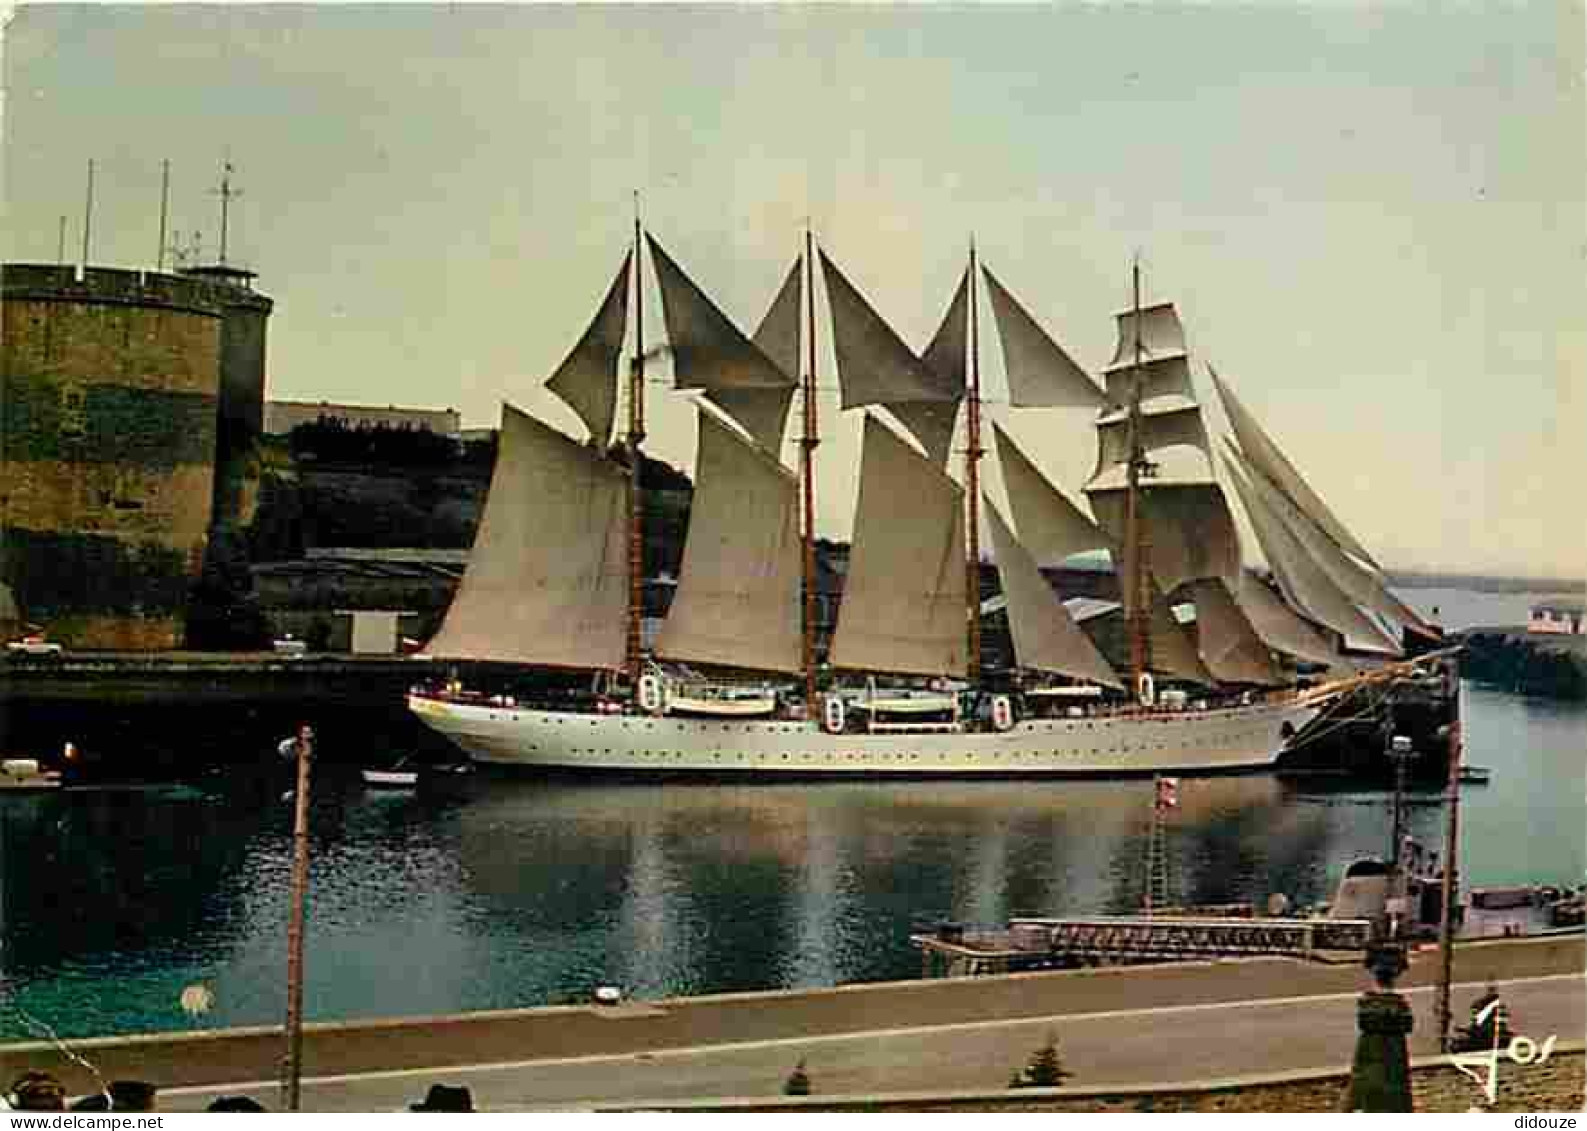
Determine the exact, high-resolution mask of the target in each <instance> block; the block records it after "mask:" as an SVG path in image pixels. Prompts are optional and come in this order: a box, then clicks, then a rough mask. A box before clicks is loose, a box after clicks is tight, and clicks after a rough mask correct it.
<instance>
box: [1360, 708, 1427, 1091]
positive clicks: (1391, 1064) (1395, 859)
mask: <svg viewBox="0 0 1587 1131" xmlns="http://www.w3.org/2000/svg"><path fill="white" fill-rule="evenodd" d="M1387 754H1388V757H1389V759H1390V761H1391V762H1392V763H1393V764H1394V813H1393V832H1392V834H1391V835H1392V837H1393V843H1392V844H1391V845H1390V851H1389V875H1388V885H1389V886H1388V891H1387V892H1386V893H1385V896H1386V898H1385V908H1384V910H1385V915H1384V916H1383V917H1382V918H1381V919H1380V920H1379V922H1378V926H1377V930H1376V931H1375V932H1374V934H1375V937H1374V939H1373V940H1372V943H1371V945H1370V946H1368V947H1367V954H1366V968H1367V969H1368V971H1370V972H1371V974H1372V981H1373V983H1374V988H1373V989H1371V990H1368V991H1367V992H1366V993H1363V994H1362V995H1361V997H1360V999H1359V1000H1358V1002H1357V1003H1356V1027H1357V1029H1358V1030H1359V1033H1358V1035H1357V1037H1356V1055H1355V1060H1354V1062H1353V1063H1352V1064H1351V1068H1350V1084H1349V1087H1348V1088H1347V1089H1346V1090H1345V1094H1344V1097H1343V1103H1342V1106H1343V1108H1344V1110H1346V1111H1410V1110H1411V1064H1410V1050H1409V1047H1408V1045H1407V1038H1408V1037H1409V1036H1410V1033H1411V1029H1412V1028H1413V1027H1414V1025H1415V1019H1414V1017H1413V1016H1412V1014H1411V1007H1410V1005H1409V1004H1408V1003H1407V1002H1406V1000H1405V996H1404V995H1403V994H1400V993H1398V992H1397V991H1396V990H1395V988H1394V983H1395V982H1396V981H1397V980H1398V979H1399V977H1400V975H1401V974H1403V973H1405V970H1406V968H1407V967H1408V966H1409V965H1410V963H1409V961H1408V960H1407V956H1406V953H1405V933H1404V922H1405V915H1406V911H1407V907H1406V894H1405V893H1406V890H1407V887H1406V883H1405V872H1404V866H1405V860H1404V852H1403V842H1404V801H1405V772H1406V768H1407V767H1408V766H1409V764H1410V762H1411V759H1413V758H1415V757H1416V751H1415V749H1413V748H1412V746H1411V740H1410V739H1408V738H1406V737H1404V736H1403V735H1395V736H1393V738H1391V739H1390V741H1389V743H1388V750H1387Z"/></svg>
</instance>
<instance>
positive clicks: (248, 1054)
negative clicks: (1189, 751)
mask: <svg viewBox="0 0 1587 1131" xmlns="http://www.w3.org/2000/svg"><path fill="white" fill-rule="evenodd" d="M1434 959H1435V956H1433V955H1431V954H1428V955H1418V956H1417V957H1416V958H1415V960H1414V961H1413V963H1412V966H1411V969H1410V971H1409V972H1408V974H1407V975H1406V977H1405V978H1404V979H1403V981H1402V985H1403V986H1404V987H1405V988H1410V987H1412V986H1417V985H1429V984H1431V983H1432V982H1433V981H1434V979H1435V974H1436V968H1437V963H1436V961H1435V960H1434ZM1583 959H1584V949H1583V939H1582V938H1581V936H1573V937H1557V938H1546V939H1520V940H1517V939H1509V940H1495V941H1492V942H1480V943H1468V944H1463V945H1460V946H1457V947H1456V950H1455V969H1454V976H1455V980H1456V981H1457V982H1461V983H1469V982H1474V981H1481V980H1484V979H1489V978H1492V979H1496V980H1498V981H1500V982H1501V983H1502V982H1503V981H1504V980H1506V979H1511V978H1524V977H1531V976H1537V975H1544V974H1558V973H1561V972H1573V971H1579V970H1580V969H1582V966H1583ZM1365 982H1366V977H1365V975H1364V973H1363V971H1362V970H1361V969H1360V968H1359V967H1358V966H1354V965H1351V966H1319V965H1314V964H1307V963H1304V962H1300V961H1296V960H1289V959H1253V960H1249V961H1243V962H1235V963H1211V962H1198V963H1180V964H1173V965H1164V966H1146V967H1142V966H1136V967H1103V968H1097V969H1091V970H1082V971H1060V972H1041V973H1028V974H1010V975H1000V976H991V977H979V978H952V979H945V980H940V981H910V982H882V983H869V984H858V985H851V986H839V987H836V988H828V989H818V990H787V991H768V992H761V993H737V994H716V995H711V996H703V997H697V998H679V999H672V1000H665V1001H655V1002H645V1001H634V1002H630V1003H626V1004H622V1005H618V1006H598V1005H593V1004H592V1005H583V1006H551V1007H544V1008H535V1009H520V1010H507V1011H498V1012H489V1013H472V1014H456V1015H452V1016H447V1017H427V1018H397V1019H390V1020H380V1021H351V1022H340V1023H330V1024H312V1025H308V1026H306V1027H305V1030H304V1060H303V1063H304V1071H305V1073H306V1074H308V1075H314V1076H326V1075H340V1074H357V1073H366V1072H375V1071H392V1070H398V1069H422V1070H430V1069H437V1070H439V1069H444V1068H446V1067H449V1066H456V1065H462V1064H487V1063H506V1062H512V1063H518V1062H523V1061H532V1060H537V1059H554V1058H567V1057H584V1056H622V1055H637V1054H640V1053H647V1052H657V1051H661V1050H666V1049H684V1048H693V1047H698V1046H702V1045H717V1044H730V1043H737V1042H747V1041H762V1040H788V1039H798V1038H809V1037H814V1036H825V1035H832V1034H841V1033H861V1032H873V1031H876V1030H881V1029H899V1028H924V1027H932V1026H938V1025H946V1024H963V1023H966V1022H986V1021H992V1022H997V1021H1009V1020H1015V1019H1019V1018H1037V1017H1049V1016H1053V1015H1057V1014H1069V1015H1078V1014H1085V1013H1093V1012H1107V1011H1110V1010H1117V1009H1126V1008H1161V1007H1167V1006H1183V1005H1193V1004H1200V1003H1207V1002H1219V1001H1256V1000H1261V999H1263V998H1269V997H1278V998H1286V997H1290V996H1293V995H1296V994H1329V993H1353V992H1357V991H1360V990H1361V989H1363V988H1364V983H1365ZM281 1041H282V1037H281V1031H280V1029H279V1028H269V1029H265V1028H253V1029H233V1030H216V1031H207V1032H198V1033H171V1034H156V1035H148V1036H136V1037H114V1038H100V1039H91V1040H78V1041H73V1042H72V1047H73V1049H74V1050H75V1051H76V1052H78V1053H79V1054H80V1055H82V1056H84V1057H86V1058H87V1059H88V1060H89V1061H91V1062H92V1063H94V1064H95V1065H97V1066H98V1068H99V1070H100V1072H101V1073H102V1074H103V1075H104V1076H105V1077H106V1078H108V1079H117V1078H130V1079H142V1080H148V1081H151V1082H152V1083H154V1084H156V1085H157V1086H159V1087H162V1088H165V1087H193V1086H201V1085H215V1084H226V1083H234V1082H237V1081H247V1080H260V1079H272V1078H274V1077H275V1075H276V1071H277V1068H278V1067H279V1063H280V1056H281V1049H282V1043H281ZM28 1069H39V1070H43V1071H47V1072H50V1073H52V1074H54V1075H56V1076H57V1077H59V1078H60V1079H61V1080H62V1082H63V1083H64V1084H65V1085H66V1086H67V1088H68V1090H70V1091H73V1092H82V1091H87V1090H89V1088H90V1087H91V1086H92V1078H91V1077H90V1076H89V1074H88V1073H87V1071H86V1070H84V1069H83V1068H82V1067H81V1066H80V1065H78V1064H77V1063H75V1062H74V1061H73V1060H71V1059H70V1058H69V1057H67V1056H65V1055H64V1054H63V1053H61V1052H60V1051H59V1050H58V1049H56V1048H55V1047H54V1046H53V1045H51V1044H49V1043H47V1042H37V1041H34V1042H26V1043H12V1044H0V1080H9V1079H14V1078H15V1077H16V1076H17V1075H19V1074H20V1073H22V1072H23V1071H25V1070H28ZM668 1106H669V1108H670V1107H672V1106H673V1105H670V1104H669V1105H668Z"/></svg>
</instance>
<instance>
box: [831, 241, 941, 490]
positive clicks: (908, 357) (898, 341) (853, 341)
mask: <svg viewBox="0 0 1587 1131" xmlns="http://www.w3.org/2000/svg"><path fill="white" fill-rule="evenodd" d="M820 255H821V269H822V274H823V277H824V278H825V279H826V284H827V300H828V302H829V303H830V305H831V309H832V346H833V352H834V354H835V355H836V358H837V363H838V378H839V383H840V384H841V385H842V389H843V401H842V403H843V407H844V408H845V409H851V408H862V407H865V406H867V405H882V406H884V407H885V408H887V409H888V411H890V412H892V413H894V414H895V415H897V417H898V418H899V420H900V421H901V422H902V423H903V424H904V425H905V427H907V428H908V429H909V430H910V432H911V434H912V435H914V436H915V438H916V439H918V440H919V441H920V442H921V446H922V447H924V448H925V449H926V451H927V453H928V454H929V455H930V456H931V458H932V461H933V462H934V463H936V464H938V465H941V464H943V463H946V462H947V458H948V450H949V447H950V446H951V442H952V437H953V422H954V415H955V413H956V412H957V410H958V405H959V401H960V400H961V399H963V397H964V366H963V362H962V360H961V361H959V362H957V363H952V362H950V361H949V358H950V355H952V353H953V350H954V340H955V339H957V341H958V352H959V354H960V355H961V356H962V354H963V351H964V340H965V339H964V337H963V335H964V330H963V328H962V325H960V323H962V322H963V319H964V312H965V309H966V306H967V304H966V303H964V302H962V301H960V299H959V298H955V300H954V302H953V303H952V304H950V306H949V309H948V316H947V317H946V318H945V319H944V320H943V324H942V327H941V328H940V329H939V330H938V332H937V335H936V338H935V339H934V340H933V342H932V346H931V348H930V349H929V350H928V351H927V352H928V356H930V357H933V358H934V359H935V361H936V363H937V364H938V365H939V366H941V367H942V368H940V369H934V368H932V367H931V366H929V365H928V364H927V363H926V362H925V361H923V360H922V359H921V358H918V357H916V356H915V353H914V351H913V350H911V349H910V348H909V347H908V346H907V345H905V344H904V341H903V339H902V338H900V337H899V336H898V335H897V333H895V332H894V330H893V328H892V327H891V326H889V325H888V324H887V323H886V322H885V321H883V320H882V317H881V315H879V314H877V313H876V311H875V310H874V309H873V308H872V307H871V304H870V303H869V302H867V301H866V300H865V296H864V295H862V294H860V292H859V291H858V290H857V289H855V287H854V285H853V284H852V283H850V282H849V281H848V279H847V278H845V277H844V275H843V273H842V272H841V271H839V270H838V268H837V266H836V265H835V264H834V263H833V262H832V260H831V259H829V258H828V257H827V253H826V252H824V251H823V252H821V253H820ZM963 292H964V283H963V282H962V281H961V283H960V295H962V294H963ZM956 312H957V316H956Z"/></svg>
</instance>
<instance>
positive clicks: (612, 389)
mask: <svg viewBox="0 0 1587 1131" xmlns="http://www.w3.org/2000/svg"><path fill="white" fill-rule="evenodd" d="M633 259H634V253H633V252H632V251H630V252H629V253H628V254H627V255H626V256H624V257H623V265H622V266H621V267H620V268H618V270H617V278H616V279H614V280H612V285H611V289H610V290H608V291H607V292H606V299H605V301H603V302H602V303H601V306H600V309H599V310H597V311H596V312H595V317H594V318H593V319H592V320H591V321H590V325H589V328H588V329H586V330H585V331H584V336H583V337H582V338H580V339H579V341H578V344H577V345H575V346H574V347H573V350H572V352H571V353H569V354H568V356H567V357H566V358H565V359H564V360H563V362H562V364H561V365H560V366H558V367H557V371H556V372H555V373H553V374H552V375H551V379H550V380H549V381H547V382H546V388H548V389H550V390H551V391H552V392H553V393H555V394H556V395H557V396H559V397H561V398H562V400H564V401H565V402H567V404H568V406H569V407H570V408H572V409H573V411H574V412H576V413H578V415H579V419H580V420H582V421H584V426H585V427H586V428H588V429H589V430H590V439H592V440H593V441H595V443H596V445H597V446H599V447H600V448H601V449H602V450H605V448H606V445H607V443H608V442H609V441H610V440H611V438H612V422H613V421H614V420H615V419H616V416H617V359H618V358H619V357H621V356H622V353H623V335H624V334H626V333H627V330H628V304H627V298H628V270H629V267H630V266H631V265H632V263H633Z"/></svg>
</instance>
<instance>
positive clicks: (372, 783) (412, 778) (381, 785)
mask: <svg viewBox="0 0 1587 1131" xmlns="http://www.w3.org/2000/svg"><path fill="white" fill-rule="evenodd" d="M473 771H474V766H473V763H471V762H449V763H445V764H441V765H425V764H421V763H415V762H412V761H411V760H410V758H401V759H399V760H398V761H397V762H396V763H395V764H394V765H392V766H389V767H387V768H386V769H383V770H376V769H370V768H368V767H365V768H364V769H362V770H360V771H359V773H360V774H361V775H362V777H363V779H364V784H365V785H366V786H368V787H369V788H371V789H417V788H418V787H419V786H421V785H441V784H443V783H447V782H460V781H462V780H463V778H464V777H465V776H467V775H468V774H471V773H473Z"/></svg>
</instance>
